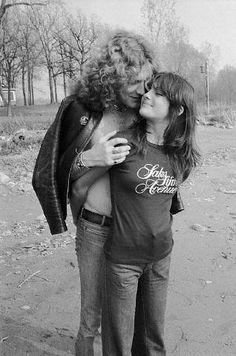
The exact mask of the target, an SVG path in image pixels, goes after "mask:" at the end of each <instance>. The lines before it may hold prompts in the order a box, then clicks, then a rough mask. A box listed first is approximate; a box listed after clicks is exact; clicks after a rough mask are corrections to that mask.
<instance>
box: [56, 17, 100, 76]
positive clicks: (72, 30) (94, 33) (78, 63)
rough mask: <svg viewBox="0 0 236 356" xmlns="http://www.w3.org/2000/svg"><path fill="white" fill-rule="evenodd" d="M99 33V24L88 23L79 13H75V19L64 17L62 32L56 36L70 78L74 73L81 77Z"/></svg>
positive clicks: (91, 21) (58, 32)
mask: <svg viewBox="0 0 236 356" xmlns="http://www.w3.org/2000/svg"><path fill="white" fill-rule="evenodd" d="M100 31H101V26H100V24H98V23H96V22H95V21H93V20H90V21H89V20H88V19H87V18H86V17H85V16H84V15H83V14H82V13H80V12H77V14H76V17H75V18H74V17H71V15H69V14H68V15H67V16H65V24H64V30H63V31H57V34H56V36H57V39H58V42H59V43H60V46H59V47H58V49H59V51H60V54H61V55H62V53H63V59H65V58H66V60H67V61H66V62H67V63H66V67H65V66H64V69H65V70H66V73H67V75H68V76H69V77H70V78H72V77H74V76H75V74H76V72H77V76H78V74H79V75H81V73H82V71H83V66H84V64H85V63H86V62H87V60H88V58H89V55H90V52H91V48H92V46H93V45H94V43H95V42H96V40H97V38H98V36H99V33H100ZM64 65H65V63H64Z"/></svg>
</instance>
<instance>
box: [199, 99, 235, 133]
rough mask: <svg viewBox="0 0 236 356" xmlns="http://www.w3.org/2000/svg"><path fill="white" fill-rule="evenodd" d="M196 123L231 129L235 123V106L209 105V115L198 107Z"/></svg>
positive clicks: (202, 108) (204, 109) (203, 108)
mask: <svg viewBox="0 0 236 356" xmlns="http://www.w3.org/2000/svg"><path fill="white" fill-rule="evenodd" d="M198 122H199V124H200V125H210V126H216V127H221V128H232V127H233V126H235V123H236V106H235V107H234V106H230V107H229V106H227V105H222V104H215V105H211V107H210V113H209V114H208V113H207V111H206V108H205V107H201V106H200V107H199V109H198Z"/></svg>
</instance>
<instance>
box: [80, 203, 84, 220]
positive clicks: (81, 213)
mask: <svg viewBox="0 0 236 356" xmlns="http://www.w3.org/2000/svg"><path fill="white" fill-rule="evenodd" d="M83 212H84V207H83V206H82V208H81V210H80V217H81V218H82V217H83V216H82V215H83Z"/></svg>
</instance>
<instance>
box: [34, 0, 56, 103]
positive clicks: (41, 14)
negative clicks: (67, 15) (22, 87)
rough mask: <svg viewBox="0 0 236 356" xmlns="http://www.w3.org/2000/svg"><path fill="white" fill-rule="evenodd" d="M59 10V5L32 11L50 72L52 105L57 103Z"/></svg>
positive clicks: (35, 27) (45, 62) (53, 4)
mask: <svg viewBox="0 0 236 356" xmlns="http://www.w3.org/2000/svg"><path fill="white" fill-rule="evenodd" d="M59 13H60V11H59V9H58V7H57V4H56V3H55V2H53V3H52V4H50V5H48V6H46V7H45V8H44V9H43V11H42V10H41V9H40V8H33V9H31V16H30V20H31V24H32V26H33V27H34V29H35V30H36V31H37V33H38V37H39V40H40V42H41V45H42V54H43V57H44V64H45V66H46V67H47V71H48V82H49V91H50V103H51V104H52V103H54V102H55V95H54V94H55V93H54V85H53V75H54V74H53V73H54V61H55V53H56V47H57V41H56V39H55V36H54V33H55V28H56V24H57V22H58V21H59Z"/></svg>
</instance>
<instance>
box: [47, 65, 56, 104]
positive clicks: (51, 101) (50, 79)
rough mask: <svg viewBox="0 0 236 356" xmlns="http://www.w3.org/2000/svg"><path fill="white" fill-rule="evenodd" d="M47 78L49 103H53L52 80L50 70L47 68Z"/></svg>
mask: <svg viewBox="0 0 236 356" xmlns="http://www.w3.org/2000/svg"><path fill="white" fill-rule="evenodd" d="M48 79H49V92H50V104H54V102H55V100H54V93H53V80H52V70H51V68H50V67H49V68H48Z"/></svg>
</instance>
